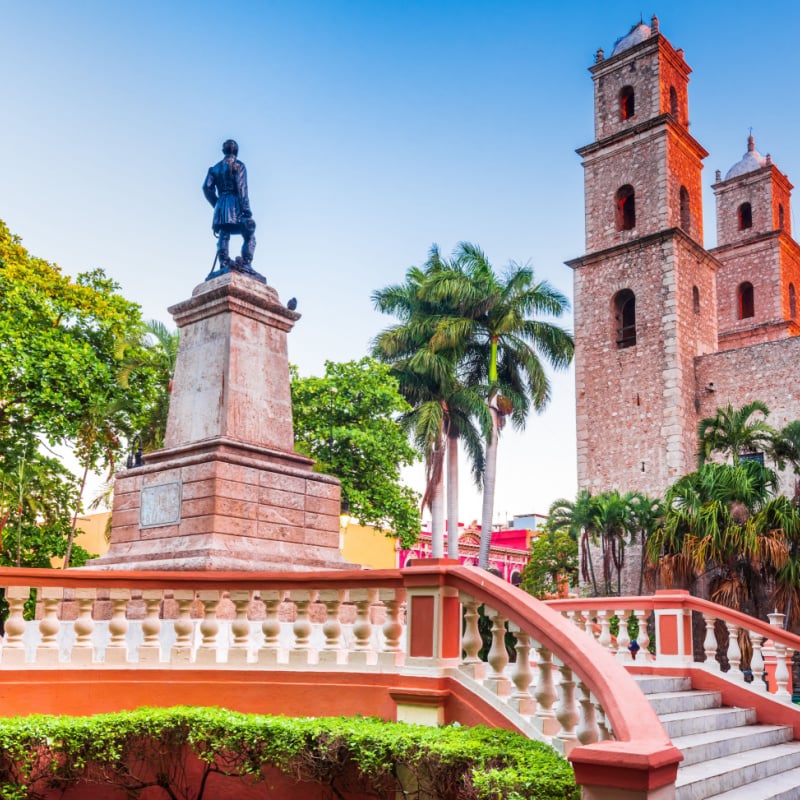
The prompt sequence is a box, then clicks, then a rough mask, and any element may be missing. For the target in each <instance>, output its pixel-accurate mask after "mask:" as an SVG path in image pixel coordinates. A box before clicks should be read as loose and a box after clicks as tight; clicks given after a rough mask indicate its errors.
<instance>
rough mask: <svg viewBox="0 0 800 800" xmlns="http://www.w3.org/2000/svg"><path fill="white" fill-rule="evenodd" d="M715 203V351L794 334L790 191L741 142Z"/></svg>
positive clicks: (795, 259)
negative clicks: (738, 155) (740, 153)
mask: <svg viewBox="0 0 800 800" xmlns="http://www.w3.org/2000/svg"><path fill="white" fill-rule="evenodd" d="M713 189H714V194H715V195H716V200H717V247H716V248H715V249H714V250H712V251H711V252H712V253H713V254H714V255H715V256H716V258H717V259H718V260H719V262H720V265H721V266H720V268H719V271H718V273H717V301H718V303H717V306H718V325H719V349H720V350H730V349H732V348H735V347H741V346H743V345H750V344H759V343H761V342H770V341H774V340H776V339H785V338H787V337H790V336H796V335H798V334H800V325H798V318H797V290H798V289H800V246H798V244H797V242H795V241H794V239H792V227H791V213H790V205H789V204H790V200H791V190H792V185H791V183H789V179H788V178H787V177H786V176H785V175H784V174H783V173H782V172H781V171H780V170H779V169H778V168H777V167H776V166H775V165H774V164H773V163H772V159H771V158H770V157H769V155H767V156H766V157H765V156H762V155H761V154H760V153H759V152H758V150H756V147H755V141H754V140H753V137H752V136H750V137H748V140H747V152H746V153H745V154H744V156H743V157H742V159H741V160H740V161H738V162H737V163H736V164H734V165H733V166H732V167H731V168H730V169H729V170H728V172H727V174H726V175H725V179H724V180H721V175H720V173H719V172H717V180H716V183H715V184H714V186H713Z"/></svg>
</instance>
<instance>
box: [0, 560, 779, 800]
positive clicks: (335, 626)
mask: <svg viewBox="0 0 800 800" xmlns="http://www.w3.org/2000/svg"><path fill="white" fill-rule="evenodd" d="M0 587H2V589H3V590H4V593H5V598H6V600H7V602H8V608H9V615H8V618H7V620H6V622H5V633H4V636H3V639H2V644H1V645H0V681H1V680H2V673H3V671H4V670H16V671H17V672H18V671H19V670H28V669H30V670H38V671H41V670H58V669H72V668H83V667H86V666H88V665H92V667H93V668H94V669H96V670H101V671H102V670H109V671H113V670H115V671H119V670H137V669H143V670H150V669H154V668H162V669H163V668H170V669H187V670H191V669H204V670H208V669H222V670H229V671H235V670H256V671H258V670H263V671H264V672H265V673H266V672H268V671H270V670H287V669H289V670H295V671H310V672H314V671H326V672H336V671H341V672H350V673H358V672H370V671H374V670H376V669H377V670H378V671H380V672H381V673H385V674H387V673H388V674H397V676H398V681H399V683H401V684H402V686H403V687H404V690H405V691H408V687H409V684H410V683H411V682H412V681H413V679H414V677H415V676H416V677H419V678H420V679H430V678H435V679H437V680H439V681H441V680H443V679H446V680H449V681H450V682H451V683H450V685H451V686H452V687H453V688H452V690H451V691H456V689H455V686H456V685H458V686H460V687H462V688H461V689H458V691H462V690H466V691H467V692H468V693H469V694H470V695H471V696H475V697H477V698H480V699H481V700H482V701H483V703H484V705H483V706H482V708H484V709H487V712H486V713H488V714H495V713H499V714H501V715H502V716H503V717H504V718H505V719H506V720H507V721H508V723H509V724H510V725H511V726H513V727H516V728H517V729H518V730H520V731H522V732H525V733H527V734H528V735H530V736H531V737H534V738H538V739H542V740H544V741H547V742H550V743H551V744H552V745H553V746H555V747H556V748H558V749H559V750H561V751H562V752H563V753H565V754H567V755H568V756H569V757H570V759H571V760H572V762H573V765H574V766H575V767H576V776H577V777H578V780H579V781H580V782H582V783H587V784H592V783H594V784H596V785H598V786H606V787H608V786H611V787H619V786H620V785H624V786H628V787H630V786H631V785H633V784H635V783H636V781H637V780H639V778H641V776H642V775H645V776H649V777H646V779H645V778H642V780H644V782H645V783H646V784H648V785H652V784H653V783H654V782H655V783H656V784H658V785H664V784H668V783H670V781H674V773H675V770H676V769H677V763H678V761H679V760H680V758H681V756H680V753H679V752H678V751H677V750H676V749H675V748H674V747H673V746H672V745H671V743H670V741H669V738H668V737H667V736H666V734H665V733H664V731H663V728H662V727H661V725H660V722H659V721H658V718H657V717H656V715H655V713H654V712H653V711H652V709H651V707H650V705H649V704H648V702H647V700H646V699H645V698H644V696H643V695H642V694H641V693H640V692H638V690H637V689H636V687H635V684H634V682H633V679H632V678H631V677H630V675H629V674H628V673H627V672H626V669H625V667H626V663H625V662H627V661H628V659H631V660H632V654H631V652H630V649H629V647H628V644H629V642H628V640H627V638H626V632H625V631H624V630H622V631H620V632H619V633H618V634H617V636H616V637H614V636H612V635H611V631H610V618H611V615H612V613H616V614H617V615H618V616H624V615H626V614H629V613H630V611H633V613H634V614H635V615H637V618H640V619H641V620H642V623H644V621H645V620H646V618H647V615H648V614H649V612H650V607H648V606H647V605H646V604H644V603H641V602H638V600H639V599H638V598H637V602H636V603H635V604H634V606H632V607H631V609H630V610H628V608H627V607H626V605H625V603H624V601H623V600H619V599H618V600H616V601H615V604H616V605H615V606H614V607H612V606H609V605H603V604H599V603H596V602H595V605H594V606H593V607H591V608H587V607H586V606H578V605H576V606H568V607H564V608H559V609H558V610H556V609H554V608H550V607H548V606H547V605H545V604H543V603H540V602H538V601H536V600H534V599H533V598H531V597H529V596H528V595H526V594H525V593H524V592H521V591H520V590H518V589H516V588H515V587H513V586H511V585H510V584H508V583H506V582H504V581H501V580H499V579H496V578H494V577H493V576H491V575H489V574H487V573H486V572H484V571H482V570H477V569H475V568H470V567H461V566H458V565H457V564H455V563H453V562H446V561H444V560H441V561H433V560H429V561H419V562H416V563H415V564H414V565H413V566H412V567H410V568H407V569H404V570H375V571H359V572H326V573H286V574H277V573H270V574H266V573H175V572H173V573H125V572H93V571H83V570H81V571H68V572H55V571H50V570H13V569H12V570H0ZM31 590H36V599H37V611H36V618H35V619H32V620H27V619H26V618H25V617H26V614H25V609H26V604H27V607H28V608H30V595H31ZM481 614H482V615H483V616H484V617H485V618H487V619H488V620H489V623H490V626H491V633H490V635H489V639H490V641H489V642H488V643H487V642H485V641H484V638H483V636H482V635H481V627H480V617H481ZM623 628H624V626H623ZM646 629H647V628H646V625H645V624H641V625H640V629H639V631H640V632H639V634H638V636H637V644H638V646H639V652H640V653H647V650H648V643H649V642H648V638H647V634H646ZM781 641H783V640H781ZM487 644H488V647H486V648H485V645H487ZM485 649H486V650H488V652H487V653H486V655H485V659H484V658H482V657H481V653H482V651H484V650H485ZM732 655H733V656H735V654H734V653H733V651H731V653H730V655H729V659H730V658H731V656H732ZM637 658H638V656H637ZM734 661H735V657H734ZM732 663H733V662H732ZM462 693H463V692H462ZM412 694H413V692H412ZM434 694H435V693H434ZM444 694H445V695H446V694H447V692H444ZM398 696H399V695H398ZM409 702H411V703H413V702H415V701H414V700H413V699H412V700H411V701H409ZM442 702H443V703H445V702H446V700H442ZM399 703H400V701H399V700H398V708H399ZM643 754H647V757H646V758H644V760H643ZM604 764H605V765H606V767H609V768H610V767H611V765H613V771H614V774H615V775H616V776H619V775H621V774H624V773H625V772H626V770H627V771H628V773H629V774H628V777H627V778H624V779H622V780H623V782H622V784H620V783H619V780H620V779H618V778H614V779H611V778H609V777H608V776H607V775H605V774H604V773H603V769H605V768H606V767H604V766H603V765H604ZM656 765H657V767H656ZM598 770H599V772H598ZM654 770H655V771H657V772H658V777H657V778H654V777H653V774H654ZM601 773H602V774H601ZM631 774H633V775H635V776H638V777H636V778H635V779H633V778H631V777H630V775H631ZM615 781H616V782H615ZM632 782H633V784H632ZM586 796H591V795H590V794H589V795H586ZM642 796H643V797H644V796H647V795H646V792H645V794H643V795H642Z"/></svg>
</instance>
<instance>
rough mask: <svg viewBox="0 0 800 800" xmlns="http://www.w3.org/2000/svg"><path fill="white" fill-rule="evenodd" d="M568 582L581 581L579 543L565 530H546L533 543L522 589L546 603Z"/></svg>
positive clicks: (523, 576)
mask: <svg viewBox="0 0 800 800" xmlns="http://www.w3.org/2000/svg"><path fill="white" fill-rule="evenodd" d="M565 581H566V582H568V583H569V585H570V586H575V585H576V584H577V582H578V542H577V541H576V540H575V538H574V537H573V536H571V535H570V534H569V533H568V532H567V531H566V530H558V529H556V530H545V531H543V532H542V533H541V534H540V535H539V536H538V537H537V538H536V539H534V540H533V541H532V542H531V552H530V559H529V560H528V563H527V564H526V565H525V569H524V570H523V571H522V580H521V581H520V588H521V589H524V590H525V591H526V592H528V594H532V595H533V596H534V597H537V598H539V600H546V599H547V598H548V597H553V596H554V595H556V596H557V595H558V594H559V592H560V588H561V585H562V582H565Z"/></svg>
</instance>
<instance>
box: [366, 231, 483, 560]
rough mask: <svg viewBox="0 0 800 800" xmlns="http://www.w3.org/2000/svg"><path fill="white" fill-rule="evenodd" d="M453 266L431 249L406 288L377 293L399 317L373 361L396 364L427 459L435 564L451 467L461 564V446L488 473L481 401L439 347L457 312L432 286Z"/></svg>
mask: <svg viewBox="0 0 800 800" xmlns="http://www.w3.org/2000/svg"><path fill="white" fill-rule="evenodd" d="M452 269H453V267H452V265H450V264H449V263H448V262H447V261H446V260H445V259H443V258H442V257H441V254H440V253H439V249H438V247H437V246H436V245H433V246H432V247H431V250H430V253H429V255H428V260H427V262H426V263H425V266H424V268H423V269H420V268H418V267H412V268H410V269H409V270H408V271H407V273H406V281H405V283H404V284H401V285H395V286H389V287H386V288H385V289H382V290H380V291H376V292H374V293H373V296H372V299H373V303H374V304H375V307H376V308H377V309H378V310H379V311H382V312H384V313H391V314H394V315H396V316H398V317H399V318H400V322H399V323H398V324H397V325H394V326H391V327H389V328H387V329H386V330H384V331H382V332H381V333H380V334H379V335H378V336H377V337H376V338H375V341H374V342H373V355H374V356H375V357H376V358H379V359H380V360H382V361H385V362H387V363H390V364H392V371H393V374H394V375H395V376H396V377H397V379H398V383H399V388H400V392H401V394H403V396H404V397H405V398H406V400H407V401H408V402H409V404H410V405H411V406H412V409H413V411H412V412H411V413H410V414H408V415H406V417H405V419H404V420H403V422H404V424H405V425H406V427H407V429H408V430H409V432H410V433H411V435H412V438H413V439H414V441H415V443H416V445H417V447H418V448H419V449H420V452H422V454H423V458H424V460H425V471H426V482H425V483H426V485H425V492H424V494H423V500H422V504H423V508H424V507H425V506H427V507H428V508H430V511H431V539H432V541H431V544H432V555H433V557H434V558H438V557H441V556H442V555H444V552H443V551H444V547H443V540H444V502H443V500H444V485H445V483H444V477H445V460H446V466H447V470H446V472H447V484H446V485H447V495H448V498H447V517H448V522H447V524H448V531H449V535H448V555H449V556H450V557H451V558H457V557H458V443H459V441H462V442H464V444H465V445H466V449H467V453H468V455H469V457H470V460H471V463H472V464H473V471H474V472H476V473H477V474H481V472H482V467H483V453H482V450H481V444H480V443H481V437H480V435H479V432H478V430H477V429H476V427H475V420H477V423H478V425H479V426H480V427H485V426H486V424H487V423H486V422H485V420H484V419H483V417H484V405H483V403H482V400H481V398H480V396H479V395H478V394H477V393H476V392H475V391H474V390H473V389H472V388H470V387H467V386H464V385H462V384H461V383H460V382H459V381H458V378H457V366H458V353H457V352H456V351H454V350H452V349H447V348H442V347H437V346H434V345H433V344H432V340H433V338H434V335H435V333H436V330H437V325H438V323H439V320H440V319H441V318H442V317H443V315H444V313H445V312H448V313H450V314H452V309H449V308H445V307H443V306H442V304H441V303H437V302H433V301H431V300H429V299H428V298H427V297H426V294H425V286H426V285H427V282H428V281H430V280H431V278H432V276H435V275H437V274H439V273H441V272H445V271H449V270H452Z"/></svg>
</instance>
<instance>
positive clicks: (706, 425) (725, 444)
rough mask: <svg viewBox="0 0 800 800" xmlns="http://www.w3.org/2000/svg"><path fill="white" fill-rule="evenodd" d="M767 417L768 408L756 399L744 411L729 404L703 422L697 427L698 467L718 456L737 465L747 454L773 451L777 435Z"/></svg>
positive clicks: (745, 406)
mask: <svg viewBox="0 0 800 800" xmlns="http://www.w3.org/2000/svg"><path fill="white" fill-rule="evenodd" d="M758 415H760V416H758ZM768 416H769V409H768V408H767V406H766V405H765V404H764V403H762V402H761V401H760V400H753V401H752V402H751V403H747V404H745V405H743V406H742V407H741V408H734V407H733V405H732V404H731V403H728V404H727V405H726V406H725V407H724V408H718V409H717V411H716V413H715V414H714V416H713V417H705V418H704V419H701V420H700V422H699V423H698V425H697V439H698V449H697V466H698V467H702V466H703V464H705V463H706V462H707V461H708V460H709V458H710V457H711V456H712V455H713V454H715V453H719V454H721V455H723V456H725V457H730V459H731V461H732V462H733V464H734V466H735V465H738V464H739V461H740V458H741V456H742V455H743V454H745V453H750V452H754V451H758V450H761V451H771V449H772V444H773V441H774V439H775V436H776V433H777V432H776V431H775V429H774V428H772V427H771V426H769V425H768V424H767V422H766V418H767V417H768Z"/></svg>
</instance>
